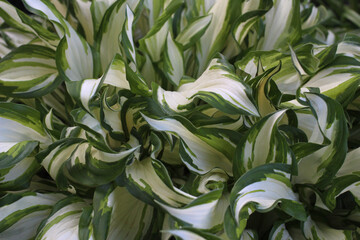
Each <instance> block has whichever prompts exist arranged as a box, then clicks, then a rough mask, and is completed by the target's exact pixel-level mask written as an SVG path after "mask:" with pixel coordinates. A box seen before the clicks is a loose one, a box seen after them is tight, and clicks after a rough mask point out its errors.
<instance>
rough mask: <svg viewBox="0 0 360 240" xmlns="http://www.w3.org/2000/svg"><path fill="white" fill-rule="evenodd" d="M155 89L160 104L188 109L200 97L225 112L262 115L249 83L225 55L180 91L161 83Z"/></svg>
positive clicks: (172, 108)
mask: <svg viewBox="0 0 360 240" xmlns="http://www.w3.org/2000/svg"><path fill="white" fill-rule="evenodd" d="M153 91H154V94H156V95H155V98H156V99H157V101H158V102H159V103H160V104H162V105H164V106H165V107H167V108H170V109H171V110H173V111H176V112H182V111H184V109H186V107H189V106H188V105H189V104H190V103H192V101H193V100H194V98H196V97H197V98H200V99H202V100H204V101H206V102H208V103H209V104H210V105H212V106H213V107H215V108H218V109H219V110H221V111H222V112H225V113H229V114H246V115H255V116H258V115H259V114H258V110H257V109H256V107H255V106H254V104H253V102H252V101H251V97H249V95H250V94H249V92H250V91H251V90H250V89H249V87H248V86H247V85H246V84H245V83H244V82H243V81H241V80H240V79H239V78H238V77H237V76H235V75H234V74H233V72H232V70H231V68H230V67H229V66H228V65H227V63H226V62H224V61H223V60H221V59H214V60H212V62H211V63H210V66H209V67H208V68H207V70H206V71H205V72H204V73H203V74H202V75H201V76H200V77H199V78H198V79H197V80H196V81H194V82H191V83H186V84H183V85H181V86H180V87H179V89H178V90H177V91H174V92H172V91H165V90H163V89H162V88H160V87H157V88H155V89H153Z"/></svg>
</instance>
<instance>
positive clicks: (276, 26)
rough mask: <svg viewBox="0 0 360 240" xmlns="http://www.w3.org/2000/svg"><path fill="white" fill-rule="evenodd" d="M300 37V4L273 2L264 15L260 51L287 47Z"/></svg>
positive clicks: (282, 1)
mask: <svg viewBox="0 0 360 240" xmlns="http://www.w3.org/2000/svg"><path fill="white" fill-rule="evenodd" d="M300 37H301V22H300V2H299V1H297V0H291V1H289V0H275V1H274V6H273V7H272V8H271V9H270V10H269V11H268V12H267V13H266V14H265V35H264V39H263V40H262V44H260V49H261V50H265V51H269V50H273V49H275V50H276V49H280V48H284V46H286V47H287V44H293V43H295V42H296V41H298V40H299V38H300Z"/></svg>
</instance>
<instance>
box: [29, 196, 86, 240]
mask: <svg viewBox="0 0 360 240" xmlns="http://www.w3.org/2000/svg"><path fill="white" fill-rule="evenodd" d="M87 206H88V204H87V203H86V202H84V201H83V200H82V199H81V198H78V197H73V196H70V197H68V198H65V199H63V200H61V201H59V202H58V203H56V204H55V206H54V208H53V210H52V212H51V214H50V215H49V217H48V218H47V219H46V220H44V221H43V222H42V223H41V225H40V226H39V230H38V234H37V236H36V239H39V240H45V239H52V238H58V237H59V236H61V238H63V239H79V229H80V226H79V222H80V217H81V214H82V212H83V209H84V208H85V207H87Z"/></svg>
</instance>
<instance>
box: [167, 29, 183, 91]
mask: <svg viewBox="0 0 360 240" xmlns="http://www.w3.org/2000/svg"><path fill="white" fill-rule="evenodd" d="M164 65H165V66H164V73H165V75H166V76H167V78H168V79H169V80H170V81H171V83H172V84H174V85H175V86H179V84H180V80H181V78H182V77H183V76H184V72H185V68H184V56H183V53H182V49H181V48H180V47H179V46H178V45H177V44H176V43H175V41H174V40H173V37H172V35H171V33H169V34H168V36H167V39H166V47H165V59H164Z"/></svg>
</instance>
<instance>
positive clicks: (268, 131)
mask: <svg viewBox="0 0 360 240" xmlns="http://www.w3.org/2000/svg"><path fill="white" fill-rule="evenodd" d="M284 113H285V111H284V110H282V111H278V112H276V113H274V114H270V115H268V116H266V117H264V118H262V119H261V120H260V121H259V122H257V123H256V124H255V125H254V126H253V127H252V128H251V129H250V130H249V131H248V132H247V134H246V135H244V136H243V137H242V139H241V140H240V142H239V143H238V148H237V150H236V155H235V159H234V166H233V171H234V175H235V176H236V177H240V176H241V175H242V174H244V173H245V172H247V171H248V170H250V169H252V168H254V167H257V166H260V165H264V164H268V163H274V162H279V163H286V164H291V162H292V159H293V153H292V152H291V150H290V147H289V146H288V143H287V141H286V139H285V137H284V136H282V135H281V133H280V132H279V130H278V127H277V125H278V123H279V121H280V120H281V118H282V116H283V115H284Z"/></svg>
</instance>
